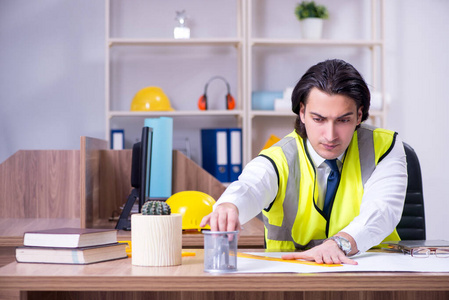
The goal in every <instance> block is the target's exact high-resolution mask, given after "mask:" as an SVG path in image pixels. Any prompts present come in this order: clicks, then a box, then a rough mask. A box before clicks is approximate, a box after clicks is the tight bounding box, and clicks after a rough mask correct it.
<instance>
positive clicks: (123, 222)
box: [115, 189, 139, 230]
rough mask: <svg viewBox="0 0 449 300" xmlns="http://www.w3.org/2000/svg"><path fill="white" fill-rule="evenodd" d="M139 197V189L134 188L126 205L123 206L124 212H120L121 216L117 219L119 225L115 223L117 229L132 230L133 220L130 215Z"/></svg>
mask: <svg viewBox="0 0 449 300" xmlns="http://www.w3.org/2000/svg"><path fill="white" fill-rule="evenodd" d="M138 199H139V189H133V190H132V191H131V194H130V195H129V196H128V200H127V201H126V203H125V207H123V210H122V213H121V214H120V218H119V219H118V221H117V225H115V229H117V230H131V221H130V220H129V216H130V214H131V210H132V208H133V206H134V203H136V200H138Z"/></svg>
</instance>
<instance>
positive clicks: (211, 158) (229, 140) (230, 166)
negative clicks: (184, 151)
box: [201, 128, 242, 183]
mask: <svg viewBox="0 0 449 300" xmlns="http://www.w3.org/2000/svg"><path fill="white" fill-rule="evenodd" d="M201 146H202V160H203V169H205V170H206V171H208V172H209V173H210V174H212V175H213V176H215V178H217V179H218V180H219V181H221V182H223V183H227V182H233V181H235V180H237V179H238V177H239V175H240V174H241V173H242V129H241V128H216V129H202V130H201Z"/></svg>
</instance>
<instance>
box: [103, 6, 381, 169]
mask: <svg viewBox="0 0 449 300" xmlns="http://www.w3.org/2000/svg"><path fill="white" fill-rule="evenodd" d="M178 2H179V1H178ZM191 2H193V3H197V8H198V7H201V6H202V5H203V4H204V3H201V2H200V1H197V0H189V1H184V2H179V3H191ZM319 2H320V4H324V5H326V6H331V7H328V8H329V9H330V15H331V18H332V16H333V15H337V16H338V14H337V13H336V12H337V11H336V10H337V9H338V5H339V4H338V2H335V1H331V0H322V1H319ZM105 3H106V5H105V7H106V43H105V51H106V53H105V54H106V64H105V66H106V67H105V90H106V92H105V95H106V96H105V107H106V109H105V110H106V139H108V138H109V133H110V130H111V128H113V126H114V125H113V123H114V122H115V121H117V120H122V119H123V120H126V122H128V123H129V122H134V120H140V119H142V118H150V117H160V116H168V117H173V118H174V120H176V119H186V118H187V119H188V121H189V122H194V123H198V124H199V125H198V128H201V123H202V122H205V121H204V120H206V119H208V120H209V121H207V122H209V124H210V122H212V123H214V122H215V121H217V120H219V119H220V118H224V119H225V121H223V122H221V123H220V122H218V123H217V124H223V123H226V122H228V123H231V124H229V126H239V127H242V131H243V163H244V164H246V163H247V162H249V161H250V160H251V159H252V158H253V157H254V156H256V155H257V153H258V152H259V151H260V149H261V146H263V145H264V144H265V142H266V140H267V138H268V137H269V135H270V134H272V133H274V134H278V135H279V136H280V137H281V135H282V136H283V134H286V133H288V132H290V131H292V130H293V122H294V120H295V115H294V114H293V113H292V112H290V111H287V112H280V111H279V112H278V111H257V110H252V106H251V95H252V92H253V91H255V90H267V91H270V90H271V91H272V90H283V89H284V88H286V87H287V86H294V84H295V83H296V82H294V81H293V80H298V79H299V77H300V76H301V75H302V74H303V73H304V72H305V71H306V66H307V67H310V66H311V65H312V64H314V63H316V62H317V57H318V59H319V58H320V56H319V55H318V56H317V55H316V53H320V52H321V53H322V54H321V56H323V57H324V56H326V55H327V57H326V58H331V57H332V56H333V54H334V53H336V54H335V55H336V56H337V57H339V56H340V55H339V54H341V53H343V56H344V55H348V56H349V59H350V60H351V59H353V58H355V60H356V61H359V63H360V65H362V66H363V67H365V74H364V76H368V77H369V84H370V85H371V86H373V87H375V88H376V90H377V92H379V93H380V94H381V95H382V96H381V99H382V103H381V109H380V110H371V111H370V116H371V121H372V123H374V124H376V125H379V126H385V118H386V113H387V107H386V103H385V101H384V100H383V99H385V96H384V95H385V93H386V91H385V79H384V78H385V74H384V72H385V67H384V64H385V58H384V57H385V50H384V11H383V10H384V0H365V1H358V0H350V3H346V4H345V5H346V6H347V5H351V3H352V5H353V6H355V8H354V9H358V10H361V12H360V14H361V15H362V17H359V19H360V20H361V21H363V22H364V23H365V26H366V29H367V30H366V32H365V33H364V34H357V36H356V37H351V36H343V37H340V36H339V32H337V33H333V34H332V36H330V37H324V38H323V39H321V40H304V39H301V38H300V36H299V26H300V25H299V22H298V21H297V20H296V19H294V20H290V19H291V18H290V17H291V16H290V15H287V13H288V14H292V15H293V17H294V14H293V10H294V6H295V5H296V3H297V1H293V0H287V1H285V2H284V1H283V2H279V1H277V0H266V1H263V2H258V1H257V0H234V1H229V2H226V3H223V2H222V1H221V2H220V1H216V4H210V5H215V6H218V5H220V7H222V5H235V7H234V8H232V9H230V11H232V14H233V15H232V16H229V19H232V20H235V23H236V24H235V32H234V33H232V34H228V35H227V36H223V34H217V35H216V36H214V34H213V29H211V30H210V31H211V32H212V34H203V35H204V36H203V35H201V36H193V37H192V38H191V39H185V40H179V39H178V40H177V39H174V38H171V37H170V36H169V35H166V36H164V37H160V36H156V35H155V36H154V37H152V36H151V34H150V36H144V37H140V36H138V37H136V35H131V36H130V37H125V36H123V35H122V34H113V33H112V34H111V32H112V31H114V30H112V28H115V27H113V26H114V21H115V20H114V19H111V18H114V16H115V17H116V18H117V14H118V13H119V12H117V11H118V10H119V9H118V8H116V9H115V10H116V11H115V12H112V9H111V3H115V6H116V7H117V6H119V7H120V8H122V6H124V5H133V4H132V2H128V1H126V4H124V3H125V2H123V3H121V2H120V4H117V3H118V2H115V0H105ZM142 3H144V2H142V1H140V2H137V4H134V5H139V4H142ZM146 3H151V4H146V5H155V6H159V7H163V6H164V5H172V4H170V3H168V2H167V3H166V2H163V3H162V2H161V3H159V2H158V1H155V0H148V1H146ZM198 3H199V4H198ZM214 3H215V2H214ZM230 3H231V4H230ZM360 3H362V4H360ZM332 6H333V7H332ZM198 9H199V10H201V9H202V8H198ZM274 10H276V11H277V10H279V11H280V12H281V13H283V14H285V18H282V17H281V18H278V19H275V20H271V21H270V20H268V19H269V18H271V16H273V18H276V16H278V15H279V14H277V13H276V11H274ZM188 12H189V11H188ZM209 12H210V11H205V10H203V11H202V12H199V13H202V14H203V16H205V15H207V14H209ZM363 14H365V15H363ZM217 16H218V15H217ZM196 17H197V18H198V19H201V18H202V16H196ZM365 17H367V18H365ZM294 18H295V17H294ZM118 19H119V20H120V21H121V22H122V23H123V22H124V21H123V19H125V18H123V19H121V18H118ZM284 19H288V21H285V20H284ZM365 19H370V20H368V21H365ZM334 22H340V24H344V23H347V21H346V20H345V19H344V18H340V19H339V20H336V21H334ZM265 23H266V25H265ZM366 23H369V24H366ZM122 26H123V25H122ZM276 26H277V27H278V29H276V28H274V27H276ZM295 26H296V27H297V29H298V36H296V35H295V34H290V36H288V34H284V30H283V29H286V30H285V31H292V30H293V29H292V28H293V27H295ZM325 26H326V25H325ZM203 27H204V26H203ZM263 27H266V28H265V30H266V31H269V33H268V34H265V33H264V29H261V28H263ZM287 29H288V30H287ZM356 29H357V28H356ZM356 29H354V30H353V31H355V30H356ZM273 30H274V31H273ZM115 31H117V30H116V29H115ZM349 31H350V30H349ZM273 32H275V34H273ZM276 33H281V34H279V35H276ZM121 47H123V48H124V49H125V50H123V51H124V52H125V51H127V50H129V49H136V48H139V47H140V49H145V50H141V52H145V51H146V49H147V48H148V49H150V50H149V51H151V50H152V49H157V51H159V52H161V51H162V50H160V49H164V50H165V49H167V51H166V52H170V51H172V49H179V50H173V51H186V52H191V53H195V52H196V51H198V50H199V49H203V48H204V47H206V48H207V49H219V50H210V51H209V50H206V51H205V53H206V56H205V57H206V58H207V55H208V54H207V53H208V51H209V52H213V55H217V57H218V58H217V60H220V58H219V55H220V53H225V55H228V56H230V57H232V58H235V59H234V60H233V62H232V63H231V64H230V65H232V66H230V67H229V68H228V72H230V73H232V74H233V76H234V77H235V78H228V80H234V82H233V83H231V85H234V87H235V89H234V92H233V93H232V94H233V95H234V96H235V98H236V102H237V107H236V109H235V110H231V111H227V110H221V109H216V110H208V111H199V110H197V108H196V104H195V105H190V106H188V105H187V104H186V103H191V102H192V99H191V98H192V97H188V96H186V98H185V99H184V98H183V97H184V96H179V95H177V97H174V98H177V99H174V103H173V102H172V105H176V106H181V107H182V108H181V109H177V110H176V111H170V112H132V111H129V110H128V109H126V105H122V104H117V102H118V103H123V102H126V103H130V102H129V101H130V99H129V97H128V98H127V99H122V98H123V96H121V97H120V99H117V96H116V95H113V93H114V87H115V84H116V82H115V81H116V80H117V79H116V78H114V76H113V75H112V74H113V73H114V72H115V73H114V74H117V73H119V72H120V71H119V70H114V67H115V65H114V64H113V62H112V61H113V60H114V57H113V55H112V54H111V52H112V51H114V50H115V49H120V48H121ZM223 49H225V50H223ZM229 49H233V50H229ZM131 51H132V50H131ZM177 53H178V52H176V53H175V54H173V53H167V54H166V55H167V56H170V55H172V56H173V59H174V60H176V59H182V58H178V57H177ZM216 53H219V54H216ZM228 53H230V54H228ZM139 55H140V52H139ZM147 55H148V56H151V53H150V54H147ZM367 56H368V58H367ZM360 57H363V58H360ZM341 58H343V59H345V58H344V57H341ZM231 60H232V59H231ZM367 61H369V62H367ZM124 63H125V62H123V64H124ZM208 63H209V62H207V63H203V64H202V65H201V63H200V65H199V68H200V69H201V71H202V72H203V73H207V72H208V68H211V67H209V66H208V65H207V64H208ZM227 65H229V64H227ZM119 66H122V65H121V64H120V65H119ZM273 66H274V67H273ZM115 68H116V69H119V68H118V67H115ZM122 68H124V67H122ZM356 68H358V66H356ZM358 69H359V68H358ZM359 70H360V69H359ZM127 72H128V73H130V71H128V70H125V71H123V73H126V74H128V73H127ZM276 72H277V73H276ZM284 73H286V74H284ZM177 75H178V80H179V78H181V81H184V80H191V81H192V85H191V86H192V88H193V87H196V88H198V86H200V85H201V84H204V83H205V82H204V80H203V81H201V80H199V79H197V78H195V77H196V76H195V75H196V74H185V78H183V77H182V74H181V75H179V74H177ZM210 75H212V73H211V74H210ZM214 75H218V74H214ZM116 77H117V75H116ZM210 77H211V76H210ZM273 78H274V80H272V79H273ZM169 80H170V78H167V79H166V81H169ZM195 80H196V81H195ZM198 82H200V83H199V84H198ZM172 87H173V84H172ZM200 89H201V88H200ZM235 91H236V92H235ZM135 92H137V90H135ZM128 94H129V93H128ZM199 96H200V95H198V97H199ZM189 101H190V102H189ZM195 101H197V98H196V99H195ZM183 105H184V106H183ZM210 120H212V121H210ZM139 122H140V121H139ZM207 122H206V123H207ZM219 126H222V125H218V126H217V127H219ZM175 130H176V127H175ZM199 147H200V146H199Z"/></svg>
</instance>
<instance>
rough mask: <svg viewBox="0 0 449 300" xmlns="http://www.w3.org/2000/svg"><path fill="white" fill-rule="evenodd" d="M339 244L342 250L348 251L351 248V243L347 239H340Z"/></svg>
mask: <svg viewBox="0 0 449 300" xmlns="http://www.w3.org/2000/svg"><path fill="white" fill-rule="evenodd" d="M340 243H341V246H342V247H343V249H349V248H350V247H351V243H350V242H349V241H348V240H347V239H342V238H340Z"/></svg>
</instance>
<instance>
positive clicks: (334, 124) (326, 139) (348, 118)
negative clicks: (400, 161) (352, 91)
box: [299, 88, 362, 159]
mask: <svg viewBox="0 0 449 300" xmlns="http://www.w3.org/2000/svg"><path fill="white" fill-rule="evenodd" d="M299 115H300V117H301V121H302V122H303V123H304V124H305V127H306V132H307V138H308V139H309V141H310V143H311V144H312V147H313V149H315V151H316V152H317V153H318V154H319V155H320V156H321V157H323V158H325V159H334V158H337V157H338V156H339V155H340V154H342V153H343V152H344V151H345V150H346V148H348V146H349V143H350V142H351V139H352V135H353V134H354V130H355V128H356V127H357V125H359V124H360V122H361V121H362V108H361V107H360V108H359V109H358V110H357V105H356V103H355V101H354V100H353V99H351V98H349V97H346V96H343V95H332V96H329V95H328V94H326V93H324V92H322V91H320V90H319V89H317V88H313V89H312V90H310V93H309V97H308V99H307V101H306V105H305V106H304V104H303V103H301V106H300V110H299Z"/></svg>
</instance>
